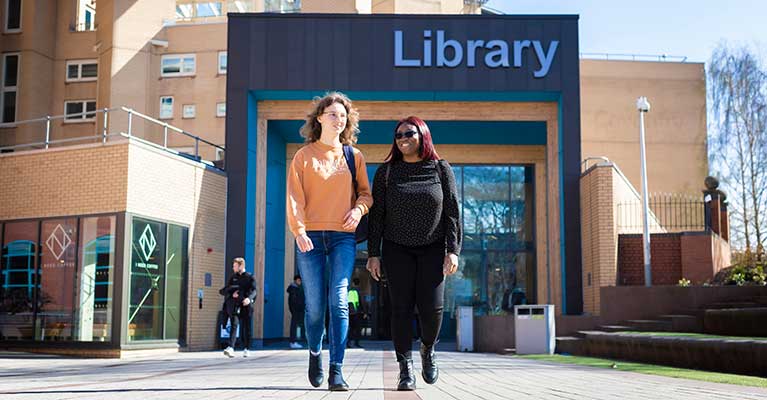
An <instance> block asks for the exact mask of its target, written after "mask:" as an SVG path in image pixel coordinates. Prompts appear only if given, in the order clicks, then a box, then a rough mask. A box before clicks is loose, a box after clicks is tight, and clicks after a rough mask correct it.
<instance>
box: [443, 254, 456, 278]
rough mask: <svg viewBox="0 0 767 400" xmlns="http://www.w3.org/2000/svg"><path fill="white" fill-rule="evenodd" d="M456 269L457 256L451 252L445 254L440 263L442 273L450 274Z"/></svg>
mask: <svg viewBox="0 0 767 400" xmlns="http://www.w3.org/2000/svg"><path fill="white" fill-rule="evenodd" d="M457 270H458V256H457V255H455V254H453V253H447V255H445V261H444V262H443V263H442V273H443V274H445V275H452V274H454V273H455V271H457Z"/></svg>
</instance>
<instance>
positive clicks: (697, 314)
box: [672, 308, 706, 318]
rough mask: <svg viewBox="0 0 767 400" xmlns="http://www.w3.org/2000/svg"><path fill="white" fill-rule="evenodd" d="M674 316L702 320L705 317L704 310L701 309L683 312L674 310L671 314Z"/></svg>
mask: <svg viewBox="0 0 767 400" xmlns="http://www.w3.org/2000/svg"><path fill="white" fill-rule="evenodd" d="M672 314H674V315H691V316H693V317H698V318H703V316H704V315H706V310H705V309H702V308H687V309H683V310H675V311H674V312H672Z"/></svg>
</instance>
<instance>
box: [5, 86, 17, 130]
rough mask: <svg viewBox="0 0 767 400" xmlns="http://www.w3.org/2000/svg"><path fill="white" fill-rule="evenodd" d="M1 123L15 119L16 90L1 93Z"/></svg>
mask: <svg viewBox="0 0 767 400" xmlns="http://www.w3.org/2000/svg"><path fill="white" fill-rule="evenodd" d="M2 112H3V119H2V121H3V123H10V122H15V121H16V91H15V90H14V91H6V92H4V93H3V110H2Z"/></svg>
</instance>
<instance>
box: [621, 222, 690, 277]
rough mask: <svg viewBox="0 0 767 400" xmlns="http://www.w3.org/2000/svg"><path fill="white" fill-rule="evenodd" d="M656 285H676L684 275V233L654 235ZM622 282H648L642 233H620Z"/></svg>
mask: <svg viewBox="0 0 767 400" xmlns="http://www.w3.org/2000/svg"><path fill="white" fill-rule="evenodd" d="M650 260H651V265H652V284H653V285H676V284H677V283H678V282H679V279H681V278H682V235H681V234H679V233H655V234H652V235H650ZM618 283H619V284H620V285H644V255H643V248H642V235H637V234H630V235H628V234H627V235H620V237H619V239H618Z"/></svg>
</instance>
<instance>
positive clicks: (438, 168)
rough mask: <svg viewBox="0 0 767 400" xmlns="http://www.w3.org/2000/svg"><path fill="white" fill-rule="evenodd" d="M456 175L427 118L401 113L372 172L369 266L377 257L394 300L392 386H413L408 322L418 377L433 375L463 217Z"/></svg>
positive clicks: (374, 267)
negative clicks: (415, 324) (395, 368)
mask: <svg viewBox="0 0 767 400" xmlns="http://www.w3.org/2000/svg"><path fill="white" fill-rule="evenodd" d="M457 198H458V196H457V192H456V185H455V176H454V175H453V170H452V169H451V168H450V164H448V162H447V161H445V160H441V159H440V158H439V155H438V154H437V150H436V149H435V148H434V144H433V143H432V140H431V132H430V131H429V127H428V126H427V125H426V123H425V122H424V121H423V120H422V119H420V118H418V117H414V116H411V117H407V118H405V119H402V120H400V121H399V122H398V123H397V126H396V128H395V129H394V140H393V143H392V148H391V151H390V152H389V156H388V157H387V158H386V162H385V163H384V164H382V165H381V166H380V167H379V168H378V170H377V171H376V174H375V178H373V207H372V208H371V209H370V220H369V228H368V229H369V231H368V262H367V269H368V271H370V274H371V276H372V277H373V279H375V280H379V279H380V277H381V267H382V265H381V258H383V260H384V262H383V269H384V271H385V273H386V276H387V279H388V283H389V284H388V286H389V293H390V297H391V302H392V318H391V321H392V322H391V332H392V341H393V342H394V349H395V351H396V353H397V362H398V363H399V367H400V375H399V382H398V384H397V390H414V389H415V386H416V385H415V373H414V371H413V357H412V340H411V338H412V329H413V328H412V321H413V311H414V307H418V318H419V322H420V324H421V348H420V353H421V365H422V370H421V376H422V377H423V380H424V381H426V383H429V384H432V383H434V382H436V381H437V378H438V375H439V371H438V369H437V364H436V360H435V356H434V345H435V344H436V342H437V338H438V337H439V330H440V326H441V325H442V308H443V303H444V294H445V276H447V275H450V274H452V273H454V272H455V271H456V269H457V268H458V254H459V253H460V251H461V223H460V221H459V215H458V199H457Z"/></svg>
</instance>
